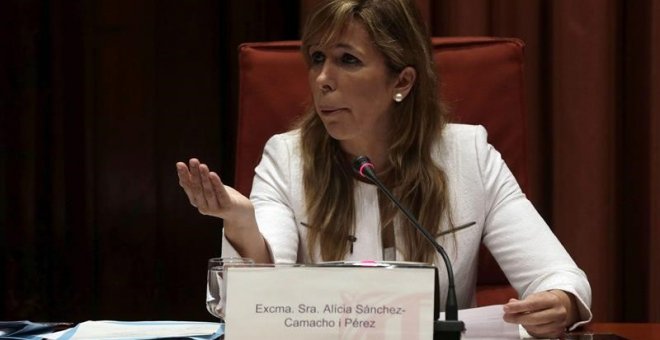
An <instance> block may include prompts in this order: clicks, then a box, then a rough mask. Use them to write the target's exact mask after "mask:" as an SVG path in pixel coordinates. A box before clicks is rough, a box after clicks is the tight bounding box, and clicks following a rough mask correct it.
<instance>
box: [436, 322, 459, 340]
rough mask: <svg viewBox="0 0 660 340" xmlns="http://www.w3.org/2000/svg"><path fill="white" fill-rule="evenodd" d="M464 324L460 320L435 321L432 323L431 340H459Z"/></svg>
mask: <svg viewBox="0 0 660 340" xmlns="http://www.w3.org/2000/svg"><path fill="white" fill-rule="evenodd" d="M464 331H465V324H464V323H463V321H460V320H436V321H434V322H433V340H441V339H442V340H460V339H461V334H462V333H463V332H464Z"/></svg>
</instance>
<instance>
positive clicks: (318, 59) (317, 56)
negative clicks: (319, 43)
mask: <svg viewBox="0 0 660 340" xmlns="http://www.w3.org/2000/svg"><path fill="white" fill-rule="evenodd" d="M310 60H311V61H312V64H314V65H318V64H322V63H323V62H324V61H325V55H323V53H321V52H319V51H316V52H313V53H312V55H311V56H310Z"/></svg>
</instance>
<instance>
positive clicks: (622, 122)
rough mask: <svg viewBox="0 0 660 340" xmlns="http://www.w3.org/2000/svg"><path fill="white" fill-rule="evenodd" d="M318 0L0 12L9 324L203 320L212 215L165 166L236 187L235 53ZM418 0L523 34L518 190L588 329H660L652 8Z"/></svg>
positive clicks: (288, 35)
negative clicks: (597, 325) (584, 312)
mask: <svg viewBox="0 0 660 340" xmlns="http://www.w3.org/2000/svg"><path fill="white" fill-rule="evenodd" d="M317 1H318V0H288V1H274V0H240V1H238V0H229V1H217V0H187V1H179V0H131V1H127V0H50V1H49V0H3V1H0V320H17V319H29V320H32V321H73V322H76V321H84V320H90V319H115V320H159V319H177V320H213V319H212V317H211V316H210V315H209V314H208V313H207V312H206V309H205V304H204V300H205V279H206V260H207V259H208V258H209V257H213V256H218V255H219V254H220V231H221V222H220V221H219V220H216V219H213V218H210V217H205V216H202V215H200V214H198V213H197V212H196V210H195V209H194V208H192V207H191V206H190V205H189V203H188V201H187V199H186V197H185V194H184V193H183V192H182V190H181V189H180V188H179V186H178V181H177V177H176V172H175V167H174V164H175V162H176V161H180V160H187V159H189V158H190V157H198V158H200V159H202V160H203V161H205V162H207V163H208V164H209V165H210V166H211V167H212V168H214V169H217V170H218V171H219V173H220V174H221V176H222V177H223V180H224V181H225V182H226V183H228V184H231V183H232V180H233V168H234V164H233V149H234V144H233V140H234V126H235V122H236V116H235V113H236V95H237V47H238V45H239V44H240V43H242V42H248V41H273V40H296V39H298V38H299V36H300V27H301V26H302V20H303V19H301V18H304V17H305V15H306V14H307V13H309V11H310V10H311V8H313V6H314V5H315V3H316V2H317ZM416 2H417V3H418V5H419V7H420V9H421V11H422V13H423V14H424V16H425V18H426V20H427V22H428V24H429V29H430V31H431V33H432V35H434V36H501V37H516V38H520V39H522V40H523V41H525V43H526V45H527V47H526V50H525V53H526V57H525V58H526V59H525V63H526V66H525V77H526V78H525V82H526V84H525V86H526V98H525V100H526V103H527V108H528V116H527V122H526V123H527V126H528V145H527V154H528V162H529V171H530V180H531V181H530V182H531V183H529V187H530V190H529V192H528V193H527V194H528V196H529V197H530V199H531V200H532V201H533V203H534V204H535V206H536V207H537V209H538V210H539V211H540V213H541V214H542V216H543V217H544V218H545V219H546V221H548V223H549V224H550V225H551V226H552V228H553V231H554V232H555V233H556V234H557V236H558V237H559V238H560V240H561V241H562V242H563V243H564V245H565V246H566V248H567V249H568V251H569V252H570V253H571V254H572V255H573V257H574V259H575V260H576V262H577V263H578V265H579V266H581V267H582V268H583V269H584V270H585V271H586V273H587V275H588V276H589V278H590V281H591V284H592V288H593V294H594V302H593V311H594V315H595V319H596V320H598V321H638V322H660V302H659V301H660V274H659V273H658V271H657V269H658V268H660V136H658V134H657V133H656V132H657V131H659V130H660V99H659V98H660V2H659V1H654V0H636V1H625V0H581V1H570V0H556V1H550V0H546V1H543V0H510V1H496V0H437V1H433V0H416Z"/></svg>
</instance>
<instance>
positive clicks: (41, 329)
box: [0, 320, 73, 340]
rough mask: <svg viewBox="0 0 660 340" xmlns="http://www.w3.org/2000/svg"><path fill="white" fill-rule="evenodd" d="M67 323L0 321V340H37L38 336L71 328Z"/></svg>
mask: <svg viewBox="0 0 660 340" xmlns="http://www.w3.org/2000/svg"><path fill="white" fill-rule="evenodd" d="M72 325H73V324H71V323H67V322H47V323H38V322H32V321H27V320H23V321H0V340H39V339H41V337H40V336H39V335H40V334H45V333H51V332H55V331H58V330H61V329H65V328H68V327H71V326H72Z"/></svg>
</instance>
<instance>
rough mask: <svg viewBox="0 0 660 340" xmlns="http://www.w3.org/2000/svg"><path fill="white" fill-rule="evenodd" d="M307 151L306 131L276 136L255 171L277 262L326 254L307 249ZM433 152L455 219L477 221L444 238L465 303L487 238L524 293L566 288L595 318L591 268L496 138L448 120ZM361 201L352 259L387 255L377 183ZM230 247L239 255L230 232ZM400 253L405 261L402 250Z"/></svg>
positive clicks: (257, 197)
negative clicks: (564, 239)
mask: <svg viewBox="0 0 660 340" xmlns="http://www.w3.org/2000/svg"><path fill="white" fill-rule="evenodd" d="M300 155H301V151H300V133H299V131H298V130H294V131H290V132H287V133H284V134H279V135H275V136H273V137H271V138H270V140H269V141H268V142H267V143H266V146H265V148H264V153H263V156H262V159H261V162H260V163H259V165H258V166H257V168H256V170H255V173H256V174H255V177H254V182H253V185H252V193H251V195H250V200H251V201H252V203H253V204H254V208H255V213H256V218H257V223H258V225H259V229H260V231H261V233H262V234H263V236H264V238H265V239H266V241H267V242H268V245H269V247H270V250H271V253H272V254H273V257H274V260H275V262H276V263H296V262H297V263H314V262H319V261H320V254H319V251H318V248H319V247H316V249H317V252H316V254H315V256H314V258H311V259H310V258H308V256H307V246H308V245H307V237H306V234H307V227H306V226H304V225H303V224H301V222H302V223H305V222H306V221H307V216H306V213H305V201H304V199H305V195H304V189H303V183H302V177H303V176H302V162H301V157H300ZM433 157H434V160H435V161H436V162H437V163H438V164H439V165H440V166H441V167H442V169H443V170H444V171H445V173H446V175H447V179H448V188H449V190H450V195H449V196H450V197H449V199H450V209H451V214H452V215H451V216H452V219H453V221H454V223H455V225H456V226H459V225H462V224H465V223H468V222H472V221H474V222H476V225H474V226H472V227H469V228H466V229H462V230H459V231H457V232H456V233H455V236H456V237H455V239H456V242H454V241H452V239H451V238H449V239H445V240H443V238H442V237H441V238H439V239H438V242H440V244H442V245H443V247H444V248H445V250H446V251H447V253H448V254H449V256H450V258H451V260H452V266H453V269H454V276H455V280H456V289H457V291H456V294H457V299H458V305H459V307H460V308H468V307H473V306H475V304H476V299H475V288H476V280H477V261H478V252H479V246H480V244H481V243H482V242H483V243H484V245H485V246H486V247H487V248H488V249H489V250H490V252H491V253H492V254H493V256H494V257H495V259H496V260H497V262H498V263H499V265H500V267H501V268H502V270H503V271H504V273H505V274H506V276H507V278H508V280H509V282H510V283H511V285H512V286H513V287H514V288H515V289H516V291H517V292H518V294H519V295H520V296H521V298H525V297H526V296H528V295H530V294H532V293H535V292H540V291H544V290H550V289H561V290H564V291H567V292H570V293H572V294H573V295H575V296H576V298H577V300H578V301H579V309H580V315H581V320H584V321H588V320H590V319H591V311H590V310H589V306H590V304H591V288H590V286H589V282H588V281H587V278H586V275H585V274H584V272H583V271H582V270H580V269H579V268H578V267H577V265H576V264H575V262H574V261H573V260H572V259H571V257H570V256H569V255H568V253H567V252H566V250H565V249H564V247H563V246H562V245H561V243H560V242H559V241H558V240H557V238H556V237H555V235H554V234H553V233H552V231H551V230H550V228H549V227H548V225H547V224H546V223H545V221H544V220H543V219H542V218H541V216H540V215H539V214H538V213H537V211H536V210H535V209H534V207H533V206H532V204H531V202H530V201H529V200H528V199H527V198H526V196H525V194H523V192H522V191H521V189H520V187H519V185H518V183H517V182H516V180H515V178H514V177H513V175H512V173H511V171H510V170H509V168H508V167H507V166H506V164H505V163H504V161H503V160H502V157H501V156H500V154H499V152H497V151H496V150H495V149H494V148H493V147H492V146H491V145H490V144H488V142H487V133H486V130H485V129H484V128H483V127H482V126H472V125H460V124H448V125H447V126H446V128H445V130H444V132H443V136H442V141H441V142H440V143H438V144H437V145H436V146H435V149H434V151H433ZM319 194H320V195H321V194H323V193H319ZM355 202H356V203H355V204H356V228H355V237H356V239H357V240H356V241H355V243H354V247H353V252H352V253H351V254H348V255H347V257H346V258H345V260H348V261H352V260H356V261H358V260H380V259H382V258H383V254H382V252H383V251H382V243H381V235H380V212H379V209H378V196H377V188H376V186H374V185H371V184H367V183H363V182H360V181H356V187H355ZM397 236H398V235H397ZM396 239H397V240H399V239H400V237H396ZM443 241H444V242H443ZM222 253H223V256H232V255H233V256H236V255H237V252H236V251H235V250H234V248H233V247H232V246H231V244H230V243H229V242H228V241H227V240H226V238H224V237H223V246H222ZM396 256H397V260H403V258H402V255H401V253H399V252H397V255H396ZM435 263H436V265H437V266H438V267H439V268H438V269H439V271H438V273H439V282H440V287H441V293H440V299H441V301H440V306H444V305H445V304H444V299H445V297H446V287H447V284H446V280H447V276H446V274H445V269H444V263H443V261H442V259H441V258H440V256H438V257H437V258H436V261H435ZM580 323H583V322H580ZM580 323H578V324H580ZM578 324H576V325H575V326H577V325H578Z"/></svg>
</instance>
